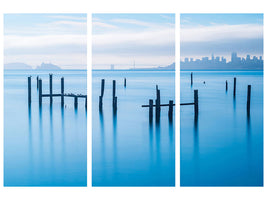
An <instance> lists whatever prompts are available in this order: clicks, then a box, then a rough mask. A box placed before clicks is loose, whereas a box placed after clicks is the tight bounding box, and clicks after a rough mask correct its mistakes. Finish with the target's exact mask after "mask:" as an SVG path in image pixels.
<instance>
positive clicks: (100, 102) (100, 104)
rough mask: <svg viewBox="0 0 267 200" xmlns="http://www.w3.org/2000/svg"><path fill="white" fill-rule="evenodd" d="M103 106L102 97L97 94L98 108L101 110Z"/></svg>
mask: <svg viewBox="0 0 267 200" xmlns="http://www.w3.org/2000/svg"><path fill="white" fill-rule="evenodd" d="M102 108H103V97H102V96H99V110H100V111H102Z"/></svg>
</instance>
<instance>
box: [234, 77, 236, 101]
mask: <svg viewBox="0 0 267 200" xmlns="http://www.w3.org/2000/svg"><path fill="white" fill-rule="evenodd" d="M235 94H236V77H234V98H235Z"/></svg>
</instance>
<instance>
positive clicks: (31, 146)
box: [28, 104, 33, 174]
mask: <svg viewBox="0 0 267 200" xmlns="http://www.w3.org/2000/svg"><path fill="white" fill-rule="evenodd" d="M28 120H29V124H28V126H29V155H30V156H29V158H30V166H33V144H32V108H31V105H30V104H28ZM29 170H30V173H31V174H32V170H31V169H29Z"/></svg>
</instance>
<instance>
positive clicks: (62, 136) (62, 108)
mask: <svg viewBox="0 0 267 200" xmlns="http://www.w3.org/2000/svg"><path fill="white" fill-rule="evenodd" d="M61 143H62V161H63V166H64V165H65V152H66V151H65V118H64V106H61Z"/></svg>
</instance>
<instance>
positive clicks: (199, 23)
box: [180, 14, 263, 60]
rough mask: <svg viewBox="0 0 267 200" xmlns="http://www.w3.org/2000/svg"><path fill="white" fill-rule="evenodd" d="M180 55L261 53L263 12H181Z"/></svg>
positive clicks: (260, 54)
mask: <svg viewBox="0 0 267 200" xmlns="http://www.w3.org/2000/svg"><path fill="white" fill-rule="evenodd" d="M180 23H181V24H180V28H181V29H180V58H181V60H184V59H185V58H186V57H191V58H194V59H201V58H202V57H205V56H207V55H211V54H212V53H214V55H220V56H223V57H224V58H226V59H227V60H230V59H231V54H230V53H231V52H238V54H239V55H240V56H241V57H245V56H246V55H247V54H251V55H254V56H257V57H260V56H263V14H181V16H180Z"/></svg>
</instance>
